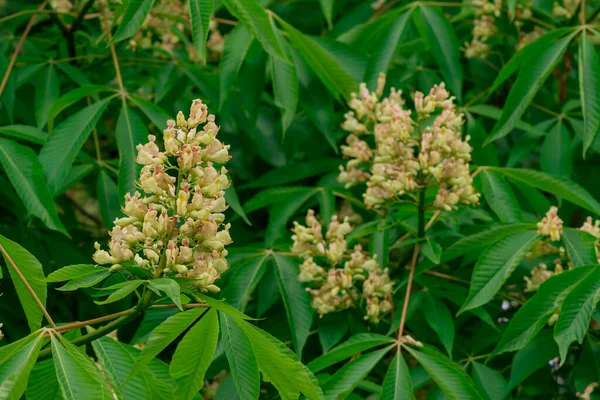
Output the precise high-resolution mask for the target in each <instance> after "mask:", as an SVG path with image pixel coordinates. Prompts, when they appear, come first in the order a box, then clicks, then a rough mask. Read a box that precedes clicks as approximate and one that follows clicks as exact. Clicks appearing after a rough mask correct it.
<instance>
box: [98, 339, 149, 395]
mask: <svg viewBox="0 0 600 400" xmlns="http://www.w3.org/2000/svg"><path fill="white" fill-rule="evenodd" d="M88 331H91V330H90V328H88ZM126 346H127V345H125V344H123V343H121V342H119V341H117V340H114V339H112V338H109V337H108V336H104V337H101V338H100V339H98V340H94V341H93V342H92V347H93V348H94V353H96V357H98V361H99V362H100V365H102V370H103V371H104V373H105V375H106V377H107V378H108V381H109V382H110V384H111V386H112V388H113V390H115V393H116V394H117V396H118V398H119V399H123V400H136V399H150V398H152V394H151V390H150V387H149V384H148V380H149V378H150V377H149V375H150V372H149V371H145V372H144V373H142V374H139V375H137V376H135V377H134V378H133V379H131V380H130V381H129V382H127V383H125V379H126V377H127V374H129V371H130V370H131V368H133V365H134V363H135V356H134V355H133V354H131V353H130V352H129V351H128V350H127V348H126Z"/></svg>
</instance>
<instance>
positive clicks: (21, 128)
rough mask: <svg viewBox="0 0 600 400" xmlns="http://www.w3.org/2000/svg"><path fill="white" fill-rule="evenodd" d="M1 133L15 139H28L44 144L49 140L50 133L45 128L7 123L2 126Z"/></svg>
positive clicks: (0, 127)
mask: <svg viewBox="0 0 600 400" xmlns="http://www.w3.org/2000/svg"><path fill="white" fill-rule="evenodd" d="M0 133H2V134H4V135H6V136H10V137H12V138H14V139H21V140H26V141H28V142H31V143H35V144H44V143H46V140H48V134H47V133H46V132H44V131H43V130H41V129H39V128H36V127H34V126H29V125H6V126H0Z"/></svg>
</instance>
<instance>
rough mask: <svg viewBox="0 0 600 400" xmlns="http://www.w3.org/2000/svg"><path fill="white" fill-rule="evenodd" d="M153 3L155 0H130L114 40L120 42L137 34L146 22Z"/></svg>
mask: <svg viewBox="0 0 600 400" xmlns="http://www.w3.org/2000/svg"><path fill="white" fill-rule="evenodd" d="M153 4H154V0H129V3H128V4H127V9H126V10H125V14H124V15H123V19H122V20H121V22H120V23H119V27H118V28H117V32H116V33H115V36H114V37H113V42H114V43H116V42H120V41H122V40H125V39H129V38H130V37H132V36H133V35H135V34H136V32H137V31H138V30H139V29H140V27H141V26H142V24H143V23H144V20H145V19H146V16H147V15H148V13H149V12H150V9H151V8H152V5H153Z"/></svg>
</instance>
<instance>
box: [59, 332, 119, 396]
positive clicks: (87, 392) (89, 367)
mask: <svg viewBox="0 0 600 400" xmlns="http://www.w3.org/2000/svg"><path fill="white" fill-rule="evenodd" d="M51 342H52V358H53V359H54V368H55V369H56V376H57V378H58V384H59V387H60V390H61V393H62V395H63V398H64V399H65V400H78V399H83V398H84V399H90V400H96V399H98V400H110V399H113V396H112V393H111V392H110V390H109V389H108V386H107V385H106V382H104V379H102V376H101V375H100V371H99V370H98V368H96V365H94V363H93V362H92V360H91V359H90V358H89V357H88V356H87V355H85V354H84V353H82V352H80V351H79V349H78V348H77V347H75V346H74V345H72V344H71V343H70V342H69V341H67V340H62V339H58V338H57V337H56V336H54V335H53V336H52V338H51Z"/></svg>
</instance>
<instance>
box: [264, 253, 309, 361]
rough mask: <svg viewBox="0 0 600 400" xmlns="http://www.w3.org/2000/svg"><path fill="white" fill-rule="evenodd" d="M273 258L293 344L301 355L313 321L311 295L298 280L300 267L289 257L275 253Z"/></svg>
mask: <svg viewBox="0 0 600 400" xmlns="http://www.w3.org/2000/svg"><path fill="white" fill-rule="evenodd" d="M273 258H274V261H275V271H276V272H277V278H278V280H277V281H278V283H279V290H280V292H281V297H282V299H283V304H284V305H285V311H286V313H287V317H288V323H289V325H290V332H291V334H292V343H293V344H294V349H295V350H296V353H297V354H298V355H301V354H302V349H303V348H304V344H305V343H306V339H307V338H308V333H309V332H310V327H311V326H312V321H313V308H312V307H311V304H310V303H311V300H310V294H309V293H308V292H307V291H306V289H305V288H304V287H303V286H302V283H301V282H300V281H299V280H298V267H297V266H296V264H295V263H294V262H293V261H292V260H291V259H290V258H289V257H284V256H282V255H279V254H277V253H273Z"/></svg>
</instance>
